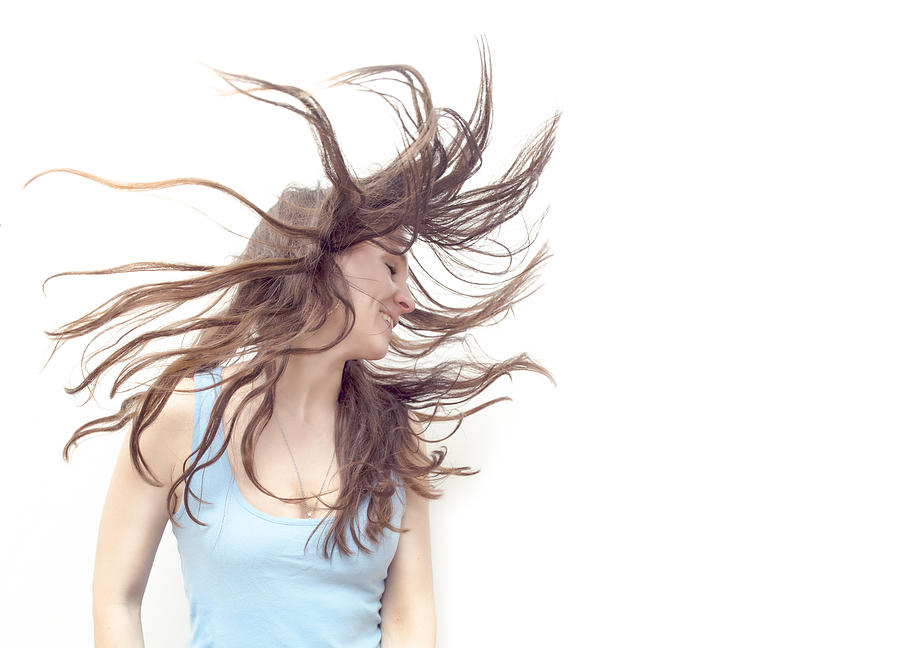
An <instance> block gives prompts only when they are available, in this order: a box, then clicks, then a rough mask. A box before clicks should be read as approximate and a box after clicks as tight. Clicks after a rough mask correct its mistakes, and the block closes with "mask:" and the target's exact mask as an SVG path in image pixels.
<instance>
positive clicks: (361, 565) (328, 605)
mask: <svg viewBox="0 0 900 648" xmlns="http://www.w3.org/2000/svg"><path fill="white" fill-rule="evenodd" d="M220 376H221V371H220V370H213V371H212V372H209V373H198V374H197V375H196V376H195V377H194V382H195V387H196V388H197V389H203V388H206V389H205V390H204V391H199V392H197V394H196V401H195V409H194V441H193V443H194V446H193V447H194V448H197V447H198V446H199V444H200V439H201V438H202V436H203V433H204V432H205V429H206V425H207V423H208V422H209V416H210V412H211V411H212V406H213V402H214V400H215V397H216V394H217V393H218V392H217V391H214V390H213V389H209V387H210V386H211V385H212V384H214V383H215V382H217V381H218V380H219V379H220ZM223 441H224V430H223V428H222V426H221V425H220V426H219V429H218V431H217V433H216V441H215V443H213V445H212V447H211V448H210V450H209V451H208V452H207V454H206V456H205V457H204V461H205V460H207V459H209V458H211V457H212V456H214V455H215V451H216V450H218V449H219V448H221V447H222V443H223ZM191 488H192V490H193V491H194V492H195V493H197V494H199V496H200V498H201V499H202V500H204V503H200V502H199V501H197V497H194V496H192V498H191V512H192V513H193V514H194V515H195V516H196V517H197V518H199V519H200V520H202V521H203V522H205V523H206V524H207V525H208V526H200V525H198V524H196V523H195V522H194V521H193V520H191V519H190V517H188V515H187V514H186V513H185V511H184V506H183V505H182V506H181V507H180V508H179V510H178V513H177V514H176V515H175V520H176V521H177V522H178V523H179V524H181V525H182V526H181V527H178V526H174V525H173V526H172V532H173V533H174V534H175V538H176V540H177V542H178V552H179V554H180V555H181V570H182V573H183V575H184V591H185V594H186V595H187V598H188V602H189V604H190V618H191V638H190V641H189V643H188V648H208V647H211V646H214V647H215V648H231V647H234V648H248V647H252V646H265V647H266V648H270V647H271V648H275V647H276V646H290V647H291V648H325V647H326V646H327V647H339V648H376V647H378V646H380V645H381V627H380V623H381V595H382V593H383V592H384V579H385V577H386V576H387V570H388V566H389V565H390V562H391V560H392V559H393V557H394V553H395V551H396V549H397V542H398V540H399V534H397V533H396V532H393V531H391V530H390V529H385V531H384V535H383V536H382V538H381V541H380V543H379V544H378V545H376V546H375V547H374V548H373V546H372V544H373V543H372V542H371V541H370V540H368V539H366V546H367V547H368V548H369V549H374V551H373V553H371V554H366V553H365V552H363V551H361V550H359V549H358V548H356V547H355V545H354V544H353V543H352V538H351V537H350V534H349V530H348V533H347V536H346V537H347V538H348V539H349V541H350V546H351V547H353V548H354V553H353V555H351V556H344V555H342V554H341V553H340V551H334V553H333V555H332V557H331V558H330V559H329V560H325V559H324V558H322V556H321V551H320V548H321V546H322V543H323V538H324V534H325V532H327V530H328V528H329V527H330V525H331V524H332V522H331V519H328V520H327V521H326V522H324V523H323V524H322V527H321V528H320V529H319V530H318V531H316V533H315V536H314V537H313V539H312V540H311V541H310V543H309V547H308V548H307V550H306V552H305V553H304V543H305V542H306V540H307V538H308V537H309V536H310V534H311V533H312V532H313V529H314V528H315V525H316V524H318V523H319V520H308V519H300V518H285V517H276V516H273V515H269V514H267V513H264V512H262V511H260V510H258V509H256V508H254V507H253V506H252V505H251V504H250V503H249V502H248V501H247V500H246V499H245V498H244V496H243V495H242V494H241V492H240V489H238V487H237V484H236V483H235V481H234V475H233V473H232V472H231V466H230V462H229V460H228V455H227V453H223V454H222V456H221V457H220V458H219V460H218V461H216V463H214V464H213V465H211V466H208V467H207V468H205V469H203V470H202V472H198V474H197V477H196V478H195V479H194V480H193V482H192V485H191ZM368 501H369V500H368V495H367V496H366V498H365V499H364V500H363V502H362V504H361V505H360V508H359V513H358V517H359V520H360V528H361V529H363V530H364V529H365V526H366V525H365V522H366V506H367V505H368ZM405 506H406V495H405V492H404V491H403V488H402V487H400V486H398V487H397V491H396V493H395V495H394V501H393V515H392V518H391V523H392V524H394V525H395V526H398V527H399V526H400V521H401V518H402V516H403V511H404V509H405ZM326 525H328V526H326Z"/></svg>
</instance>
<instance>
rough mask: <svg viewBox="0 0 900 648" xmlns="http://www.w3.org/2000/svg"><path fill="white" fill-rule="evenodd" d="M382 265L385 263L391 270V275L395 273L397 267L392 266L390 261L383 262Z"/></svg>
mask: <svg viewBox="0 0 900 648" xmlns="http://www.w3.org/2000/svg"><path fill="white" fill-rule="evenodd" d="M384 265H386V266H387V267H388V269H389V270H390V271H391V275H392V276H393V275H395V274H397V268H395V267H394V266H392V265H391V264H390V263H385V264H384Z"/></svg>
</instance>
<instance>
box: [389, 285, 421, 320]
mask: <svg viewBox="0 0 900 648" xmlns="http://www.w3.org/2000/svg"><path fill="white" fill-rule="evenodd" d="M394 301H395V302H397V305H398V306H399V307H400V314H401V315H402V314H403V313H409V312H412V311H414V310H415V308H416V300H414V299H413V296H412V292H410V290H409V286H408V285H406V284H403V289H402V290H398V291H397V294H396V295H395V296H394Z"/></svg>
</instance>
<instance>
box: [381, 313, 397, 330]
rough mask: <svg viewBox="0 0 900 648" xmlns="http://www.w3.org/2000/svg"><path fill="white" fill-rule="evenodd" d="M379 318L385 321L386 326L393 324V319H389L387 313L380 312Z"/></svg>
mask: <svg viewBox="0 0 900 648" xmlns="http://www.w3.org/2000/svg"><path fill="white" fill-rule="evenodd" d="M381 319H383V320H384V321H385V322H387V323H388V326H391V327H393V326H394V322H393V320H391V318H390V317H388V316H387V315H385V314H384V313H382V314H381Z"/></svg>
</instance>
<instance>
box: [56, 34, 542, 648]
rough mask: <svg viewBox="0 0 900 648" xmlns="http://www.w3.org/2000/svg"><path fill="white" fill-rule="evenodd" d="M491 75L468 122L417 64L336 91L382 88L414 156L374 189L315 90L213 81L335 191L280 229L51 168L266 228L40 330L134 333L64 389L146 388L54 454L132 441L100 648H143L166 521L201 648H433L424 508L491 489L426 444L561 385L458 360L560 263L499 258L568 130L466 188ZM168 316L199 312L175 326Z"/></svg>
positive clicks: (275, 222)
mask: <svg viewBox="0 0 900 648" xmlns="http://www.w3.org/2000/svg"><path fill="white" fill-rule="evenodd" d="M481 62H482V75H481V83H480V90H479V96H478V100H477V102H476V106H475V109H474V111H473V113H472V116H471V117H470V118H469V119H465V118H463V117H461V116H460V115H459V114H458V113H457V112H455V111H453V110H450V109H440V108H435V107H433V106H432V103H431V95H430V93H429V91H428V88H427V86H426V84H425V81H424V79H422V77H421V75H420V74H419V73H418V72H417V71H416V70H415V69H413V68H411V67H408V66H399V65H398V66H379V67H368V68H361V69H357V70H353V71H351V72H347V73H345V74H343V75H340V76H338V77H335V78H334V79H332V80H331V81H333V83H334V84H350V85H356V86H359V87H361V88H363V89H365V90H368V91H372V92H376V93H377V94H378V95H379V96H380V97H382V98H384V99H385V101H387V102H388V103H389V105H391V107H392V108H393V110H394V111H395V112H396V115H397V117H398V119H399V120H400V123H401V126H402V134H403V138H404V147H403V149H402V150H401V152H400V153H399V155H398V156H397V157H396V158H395V159H394V160H393V161H392V162H391V163H390V164H388V165H386V166H385V167H384V168H382V169H381V170H379V171H377V172H375V173H372V174H370V175H368V176H365V177H357V176H355V175H354V174H353V173H351V171H350V170H349V169H348V166H347V164H346V162H345V160H344V157H343V155H342V152H341V148H340V146H339V145H338V142H337V139H336V137H335V133H334V130H333V129H332V127H331V124H330V123H329V121H328V118H327V116H326V115H325V112H324V111H323V110H322V108H321V106H320V105H319V103H318V102H317V101H316V100H315V99H314V98H313V97H312V96H311V95H310V94H308V93H306V92H304V91H302V90H300V89H298V88H294V87H290V86H282V85H277V84H273V83H269V82H266V81H262V80H259V79H253V78H250V77H246V76H240V75H231V74H225V73H222V72H219V74H220V76H222V78H223V79H225V80H226V82H228V83H229V84H230V85H232V87H234V89H235V90H237V91H239V92H241V93H244V94H246V95H248V96H250V97H252V98H255V99H258V100H260V101H263V102H266V103H270V104H273V105H276V106H280V107H283V108H286V109H288V110H291V111H293V112H295V113H297V114H299V115H300V116H302V117H303V118H304V119H305V120H306V121H307V122H308V123H309V125H310V126H311V127H312V130H313V133H314V136H315V137H316V139H317V144H318V147H319V152H320V157H321V161H322V165H323V169H324V172H325V176H326V178H327V184H326V185H325V186H317V187H315V188H302V187H293V186H292V187H288V188H287V189H286V190H285V191H284V192H283V193H282V195H281V197H280V198H279V200H278V201H277V203H276V204H275V205H274V206H273V207H272V208H271V209H270V210H269V211H268V212H267V211H264V210H262V209H260V208H259V207H257V206H256V205H254V204H253V203H251V202H250V201H249V200H247V199H246V198H244V197H243V196H241V195H240V194H239V193H237V192H236V191H234V190H232V189H229V188H228V187H225V186H223V185H220V184H218V183H215V182H211V181H207V180H201V179H197V178H178V179H174V180H168V181H164V182H157V183H128V184H126V183H117V182H113V181H110V180H106V179H103V178H98V177H96V176H92V175H89V174H86V173H83V172H80V171H73V170H70V169H57V170H55V171H66V172H70V173H76V174H78V175H82V176H84V177H87V178H90V179H92V180H95V181H98V182H102V183H104V184H107V185H109V186H112V187H115V188H118V189H123V190H130V191H139V190H148V189H157V188H165V187H172V186H176V185H183V184H192V185H198V186H203V187H207V188H212V189H215V190H217V191H221V192H224V193H226V194H228V195H230V196H232V197H233V198H235V199H237V200H239V201H240V202H242V203H243V204H244V205H246V206H247V207H248V208H249V209H251V210H253V211H254V212H255V213H256V214H257V215H258V216H259V218H260V219H261V220H260V223H259V225H258V226H257V228H256V230H255V231H254V233H253V235H252V236H251V238H250V240H249V242H248V244H247V247H246V249H245V250H244V252H243V253H242V254H241V255H240V256H239V257H237V258H236V259H235V260H234V261H233V262H231V263H228V264H225V265H222V266H197V265H189V264H164V263H142V264H132V265H128V266H122V267H116V268H110V269H107V270H101V271H97V272H96V274H108V273H120V272H138V271H177V272H183V273H185V277H186V278H182V279H178V280H174V281H160V282H154V283H149V284H143V285H140V286H137V287H135V288H133V289H130V290H127V291H124V292H123V293H120V294H119V295H117V296H116V297H115V298H113V299H112V300H110V301H108V302H106V303H105V304H103V305H101V306H100V307H98V308H97V309H95V310H93V311H91V312H90V313H88V314H87V315H85V316H84V317H82V318H80V319H78V320H76V321H74V322H71V323H69V324H67V325H65V326H63V327H61V328H60V329H58V330H57V331H54V332H52V333H51V334H50V335H51V337H53V338H54V339H55V340H56V341H57V344H60V343H63V342H65V341H67V340H71V339H74V338H79V337H81V336H84V335H88V334H93V335H94V336H95V337H94V340H96V339H98V337H99V336H103V335H108V334H114V333H121V335H120V336H119V337H118V338H116V339H115V342H113V343H111V344H107V345H106V346H104V347H102V348H100V349H99V350H98V351H96V352H94V353H93V354H92V355H91V356H90V357H91V358H95V357H96V358H98V361H97V363H96V366H95V367H93V368H90V369H86V375H85V376H84V379H83V381H82V382H81V383H80V384H79V385H77V386H75V387H73V388H71V389H69V390H68V391H69V392H70V393H78V392H81V391H82V390H85V389H88V390H93V389H94V388H95V387H96V386H97V384H98V381H99V380H100V379H101V378H103V377H104V376H106V375H114V376H115V380H114V384H113V387H112V395H115V394H116V393H117V392H119V391H122V390H123V386H124V385H125V384H126V383H127V382H128V381H130V380H132V381H140V384H141V386H142V387H146V389H143V390H142V391H140V392H139V393H136V394H133V395H130V396H128V397H127V398H126V399H125V400H124V402H123V403H122V406H121V409H120V410H119V412H118V413H117V414H115V415H113V416H108V417H104V418H100V419H97V420H94V421H91V422H89V423H87V424H85V425H83V426H82V427H81V428H79V429H78V430H77V431H76V432H75V433H74V434H73V436H72V438H71V439H70V440H69V442H68V443H67V444H66V447H65V449H64V456H65V457H66V458H67V459H68V454H69V451H70V450H71V449H72V448H73V447H74V446H75V445H76V444H77V442H78V440H79V439H81V438H82V437H84V436H85V435H88V434H92V433H94V432H99V431H109V430H117V429H122V428H126V429H127V430H128V434H127V436H126V439H125V440H124V443H123V445H122V449H121V451H120V454H119V458H118V461H117V464H116V467H115V470H114V473H113V477H112V481H111V484H110V487H109V493H108V495H107V499H106V503H105V506H104V510H103V515H102V519H101V524H100V532H99V538H98V543H97V555H96V562H95V574H94V626H95V644H96V645H97V646H117V647H121V646H140V645H143V639H142V630H141V621H140V605H141V598H142V595H143V592H144V588H145V585H146V582H147V577H148V574H149V572H150V568H151V566H152V562H153V558H154V555H155V553H156V548H157V545H158V542H159V540H160V537H161V535H162V533H163V531H164V529H165V526H166V523H167V521H169V520H171V521H172V528H173V532H174V533H175V535H176V538H177V541H178V548H179V552H180V554H181V558H182V569H183V572H184V580H185V591H186V593H187V595H188V599H189V602H190V613H191V641H190V646H194V647H199V646H216V648H222V647H227V646H241V647H244V646H257V645H258V646H276V645H285V646H287V645H290V646H301V645H302V646H341V647H353V646H377V645H379V642H380V644H381V645H382V646H385V647H386V648H390V647H392V646H429V645H433V644H434V638H435V611H434V598H433V588H432V577H431V557H430V539H429V517H428V503H429V500H431V499H436V498H437V497H439V496H440V492H439V491H438V490H436V488H435V484H436V483H437V482H439V481H440V480H441V479H443V478H446V477H447V476H448V475H451V474H455V475H471V474H475V472H477V471H472V470H470V469H469V468H468V467H461V468H448V467H445V466H443V465H442V464H443V460H444V458H445V455H446V449H445V448H441V449H440V450H434V451H431V452H430V453H429V452H428V450H427V443H429V442H431V441H428V440H426V439H425V436H424V434H423V432H424V430H425V429H426V428H427V426H428V425H429V424H430V423H431V422H433V421H455V422H456V425H455V427H454V430H453V431H454V432H455V430H456V429H458V427H459V425H460V423H461V422H462V420H463V419H464V418H465V417H466V416H467V415H469V414H472V413H474V412H476V411H478V410H480V409H483V408H484V407H487V406H489V405H491V404H493V403H495V402H498V401H499V400H503V399H500V398H497V399H493V400H490V401H488V402H486V403H481V404H479V405H475V406H472V407H470V408H469V409H467V410H462V411H460V410H455V411H454V412H452V413H451V412H448V411H447V408H448V407H451V406H453V407H455V406H459V405H463V404H466V403H469V402H470V401H471V400H472V399H473V398H474V397H475V396H477V395H478V394H479V393H480V392H482V391H483V390H484V389H486V388H487V387H488V386H489V385H491V384H492V383H493V382H494V381H495V380H496V379H497V378H499V377H500V376H503V375H508V374H509V373H510V372H512V371H516V370H527V371H535V372H539V373H542V374H543V375H545V376H547V377H550V374H549V373H548V372H547V371H546V370H545V369H544V368H543V367H542V366H541V365H539V364H538V363H536V362H534V361H532V360H531V359H530V358H529V357H528V356H527V355H526V354H520V355H518V356H516V357H513V358H510V359H508V360H505V361H502V362H484V361H478V360H477V359H476V358H474V357H472V355H471V354H470V353H468V352H467V353H465V354H463V353H459V352H457V353H454V345H458V344H460V343H462V344H466V343H467V340H466V338H465V337H464V335H463V334H464V333H466V332H467V331H468V330H469V329H472V328H474V327H477V326H480V325H488V324H492V323H495V322H496V321H497V320H498V319H500V318H502V316H504V315H505V314H506V313H507V312H508V311H509V309H510V308H511V307H512V306H513V305H514V304H515V303H517V302H518V301H519V300H521V299H523V298H524V297H525V296H526V293H527V290H528V288H529V287H530V285H531V284H532V282H533V280H534V279H535V278H536V276H537V273H538V270H539V268H540V266H541V264H542V263H543V262H544V261H545V260H546V259H547V258H549V253H548V251H547V248H546V246H542V247H541V248H540V249H539V250H538V252H537V253H536V254H534V255H532V257H531V258H530V259H528V260H527V263H525V261H526V259H525V258H524V257H523V256H522V255H525V254H526V253H527V252H528V251H529V250H530V249H531V245H532V243H533V240H534V239H533V237H532V236H531V232H530V231H529V235H528V236H527V237H526V240H525V241H524V242H523V243H522V244H521V245H519V246H514V247H510V246H508V245H506V244H504V243H502V242H501V241H499V240H498V238H499V228H500V226H501V225H502V224H503V223H505V222H507V221H509V220H510V219H511V218H513V217H514V216H516V215H517V214H518V213H519V212H520V211H521V210H522V208H523V206H524V204H525V202H526V200H527V199H528V197H529V196H530V195H531V193H532V192H533V190H534V189H535V187H536V185H537V181H538V177H539V176H540V173H541V172H542V170H543V168H544V166H545V165H546V163H547V161H548V160H549V157H550V153H551V150H552V146H553V141H554V137H555V131H556V126H557V122H558V119H559V114H556V115H554V117H553V118H552V119H551V120H550V121H549V122H547V124H545V125H544V127H543V128H542V129H541V130H540V132H538V134H537V135H535V136H534V138H533V139H532V140H530V141H529V142H528V143H527V145H526V146H525V147H524V149H523V150H522V151H521V152H520V153H519V155H518V156H517V158H516V159H515V161H514V163H513V165H512V166H511V167H510V168H509V169H508V170H507V172H506V173H504V174H503V175H502V176H501V178H500V179H499V180H498V181H497V182H495V183H492V184H489V185H487V186H483V187H475V188H466V187H464V185H466V183H467V181H468V180H469V179H470V178H471V177H472V175H473V174H474V173H475V172H476V171H477V170H478V168H479V167H480V164H481V157H482V153H483V151H484V149H485V147H486V144H487V140H488V134H489V130H490V125H491V118H492V103H491V74H490V63H489V56H488V55H487V53H486V49H482V54H481ZM386 80H393V81H399V82H400V84H401V85H402V88H403V90H404V93H406V94H407V95H408V97H409V98H408V101H407V102H402V101H400V100H399V99H398V98H397V97H395V96H394V95H392V94H390V93H387V92H382V91H379V90H377V89H376V85H377V84H378V83H382V82H384V81H386ZM45 173H49V172H45ZM41 175H43V174H41ZM424 253H430V254H432V255H433V257H434V259H433V260H432V261H431V263H430V264H429V263H427V262H425V261H423V260H422V259H420V255H422V254H424ZM494 259H500V260H501V261H504V262H506V267H505V268H501V269H499V270H498V269H497V267H496V263H494V262H493V260H494ZM523 264H524V268H523V267H522V266H523ZM415 270H418V274H417V273H416V272H415ZM439 273H443V275H444V276H442V277H438V276H436V275H437V274H439ZM66 274H72V273H66ZM88 274H90V273H88ZM429 284H431V287H432V290H434V287H438V288H440V289H442V290H444V291H446V293H447V294H448V295H449V297H443V296H441V297H440V299H438V298H437V297H435V296H434V295H432V294H431V292H429V290H428V285H429ZM463 288H465V290H464V289H463ZM473 289H475V290H474V292H472V290H473ZM451 299H452V303H451V302H450V301H449V300H451ZM176 308H178V309H190V308H193V309H194V312H191V313H189V314H182V315H181V317H180V319H177V320H174V321H167V320H165V319H164V318H163V317H162V316H163V315H166V314H168V313H171V312H172V311H173V310H175V309H176ZM171 319H172V318H170V320H171ZM135 322H137V323H135ZM89 346H90V345H89ZM436 355H439V356H440V357H441V360H440V361H435V362H427V361H428V360H430V359H431V358H433V357H435V356H436ZM456 356H459V357H456ZM116 372H118V373H116ZM451 434H452V432H451ZM445 438H446V437H445Z"/></svg>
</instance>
